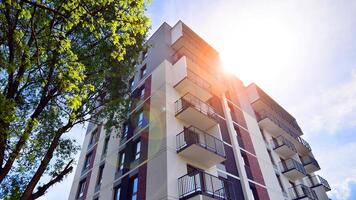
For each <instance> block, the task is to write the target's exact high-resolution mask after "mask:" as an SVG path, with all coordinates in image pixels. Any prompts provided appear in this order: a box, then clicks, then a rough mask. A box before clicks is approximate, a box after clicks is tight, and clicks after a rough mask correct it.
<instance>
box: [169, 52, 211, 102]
mask: <svg viewBox="0 0 356 200" xmlns="http://www.w3.org/2000/svg"><path fill="white" fill-rule="evenodd" d="M188 62H189V60H188V59H186V57H182V58H181V59H180V60H179V61H177V63H176V64H175V67H176V68H178V67H179V66H178V65H184V67H182V69H185V70H182V73H183V74H182V76H180V77H181V78H182V79H180V80H179V79H178V80H179V82H178V83H176V84H175V86H174V88H175V89H176V90H178V91H179V92H180V93H181V94H186V93H191V94H194V95H195V96H197V97H198V98H199V99H201V100H203V101H206V100H208V99H210V98H211V97H212V94H211V85H210V84H209V83H208V82H207V81H206V80H204V79H203V78H202V77H200V76H199V75H198V74H196V73H194V72H193V71H191V70H189V69H188V67H187V65H188Z"/></svg>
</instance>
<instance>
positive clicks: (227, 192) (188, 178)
mask: <svg viewBox="0 0 356 200" xmlns="http://www.w3.org/2000/svg"><path fill="white" fill-rule="evenodd" d="M231 187H232V186H231V183H230V182H229V181H228V180H226V179H223V178H219V177H216V176H213V175H211V174H208V173H205V172H203V171H200V170H196V171H193V172H191V173H189V174H186V175H184V176H182V177H180V178H178V190H179V199H188V198H190V197H193V196H196V195H200V194H202V195H206V196H210V197H212V198H214V199H220V200H230V199H231V196H232V195H231V192H232V190H231Z"/></svg>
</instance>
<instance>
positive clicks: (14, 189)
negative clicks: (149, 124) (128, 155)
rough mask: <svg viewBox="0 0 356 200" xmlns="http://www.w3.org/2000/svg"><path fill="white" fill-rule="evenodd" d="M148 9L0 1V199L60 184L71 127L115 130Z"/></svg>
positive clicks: (110, 2)
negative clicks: (88, 124)
mask: <svg viewBox="0 0 356 200" xmlns="http://www.w3.org/2000/svg"><path fill="white" fill-rule="evenodd" d="M146 4H147V2H145V1H144V0H54V1H48V0H42V1H39V0H37V1H35V0H4V1H0V30H1V31H0V108H1V109H0V134H1V135H0V184H1V187H0V188H2V189H0V195H2V197H1V196H0V198H5V197H6V198H7V199H12V198H14V199H18V198H21V199H35V198H38V197H39V196H41V195H43V194H44V193H45V191H46V190H47V189H48V188H49V187H50V186H52V185H53V184H55V183H57V182H59V181H61V180H62V179H63V177H64V176H66V175H67V174H68V173H69V172H70V171H71V169H72V167H71V164H72V159H73V154H74V153H75V152H76V151H77V150H78V146H77V145H76V143H75V141H73V140H71V139H70V137H64V136H63V135H64V134H65V133H66V132H68V131H69V130H70V129H71V128H72V127H73V126H75V125H77V124H80V123H84V122H87V121H89V120H90V121H92V122H93V121H94V122H99V121H102V120H103V119H104V118H103V117H105V116H108V117H105V122H107V123H106V124H107V126H106V128H107V129H112V128H118V127H119V125H120V124H121V122H122V120H123V119H124V116H126V112H127V105H128V103H129V99H128V98H127V96H128V87H129V86H128V80H129V78H130V75H131V74H132V72H133V69H134V66H135V65H136V64H137V60H138V56H139V52H140V51H142V50H143V49H144V48H146V47H145V45H144V41H145V37H146V31H147V28H148V24H149V20H148V18H147V17H146V16H145V13H144V11H145V7H146ZM44 175H48V176H50V177H51V181H49V182H45V183H41V177H43V176H44ZM5 186H6V187H5ZM36 186H37V188H36Z"/></svg>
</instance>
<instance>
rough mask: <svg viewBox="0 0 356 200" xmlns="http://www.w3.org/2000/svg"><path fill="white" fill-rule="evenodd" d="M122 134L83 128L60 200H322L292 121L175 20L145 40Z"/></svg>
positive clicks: (324, 186) (322, 183) (322, 185)
mask: <svg viewBox="0 0 356 200" xmlns="http://www.w3.org/2000/svg"><path fill="white" fill-rule="evenodd" d="M148 42H149V43H150V45H151V48H150V49H149V50H148V51H147V52H143V53H142V56H141V57H142V64H140V65H139V66H137V70H136V74H135V76H134V78H133V79H132V81H131V91H132V98H133V100H134V101H133V104H132V111H131V112H130V115H129V120H128V121H127V122H125V124H124V125H123V128H122V130H117V131H115V132H112V133H108V132H106V131H105V130H104V129H103V125H102V124H90V125H89V127H88V129H87V132H86V135H85V140H84V144H83V147H82V151H81V155H80V158H79V161H78V167H77V170H76V172H75V177H74V181H73V184H72V188H71V192H70V196H69V199H70V200H82V199H88V200H98V199H100V200H101V199H103V200H104V199H105V200H144V199H147V200H165V199H169V200H178V199H179V200H185V199H189V200H198V199H200V200H212V199H220V200H223V199H226V200H284V199H286V200H297V199H303V200H317V199H318V200H328V196H327V194H326V192H327V191H329V190H330V186H329V185H328V182H327V181H326V180H325V179H323V178H322V177H320V176H318V175H317V174H315V172H316V171H318V170H320V167H319V164H318V162H317V161H316V159H315V158H314V156H313V154H312V150H311V148H310V146H309V144H308V143H307V142H306V141H305V140H304V139H302V134H303V132H302V130H301V129H300V127H299V126H298V124H297V122H296V120H295V118H294V117H293V116H291V115H290V114H289V113H288V112H287V111H286V110H284V109H283V108H282V107H281V106H280V105H278V103H276V102H275V101H274V100H273V99H272V98H271V97H269V96H268V95H267V94H266V93H265V92H264V91H263V90H262V89H261V88H259V87H258V86H257V85H255V84H251V85H249V86H247V87H246V86H245V85H244V84H243V83H242V82H241V80H239V79H238V78H237V77H236V76H234V75H231V74H225V73H223V72H222V70H221V65H220V60H219V55H218V52H217V51H216V50H215V49H214V48H212V47H211V46H210V45H209V44H208V43H206V42H205V41H204V40H203V39H202V38H200V37H199V36H198V35H197V34H196V33H194V32H193V31H192V30H191V29H190V28H189V27H188V26H187V25H185V24H184V23H183V22H181V21H179V22H178V23H177V24H176V25H174V26H173V27H171V26H170V25H168V24H167V23H164V24H162V25H161V26H160V28H158V30H157V31H156V32H155V33H154V34H153V35H152V36H151V37H150V39H149V40H148Z"/></svg>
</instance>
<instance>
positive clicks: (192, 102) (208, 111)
mask: <svg viewBox="0 0 356 200" xmlns="http://www.w3.org/2000/svg"><path fill="white" fill-rule="evenodd" d="M175 104H176V115H178V114H179V113H181V112H182V111H183V110H185V109H187V108H189V107H192V108H194V109H196V110H197V111H199V112H200V113H202V114H204V115H206V116H208V117H210V118H215V116H216V112H215V110H214V108H213V107H211V106H210V105H209V104H208V103H206V102H203V101H202V100H200V99H199V98H198V97H195V96H194V95H192V94H190V93H187V94H185V95H184V96H183V97H181V98H180V99H178V100H177V101H176V102H175Z"/></svg>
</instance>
